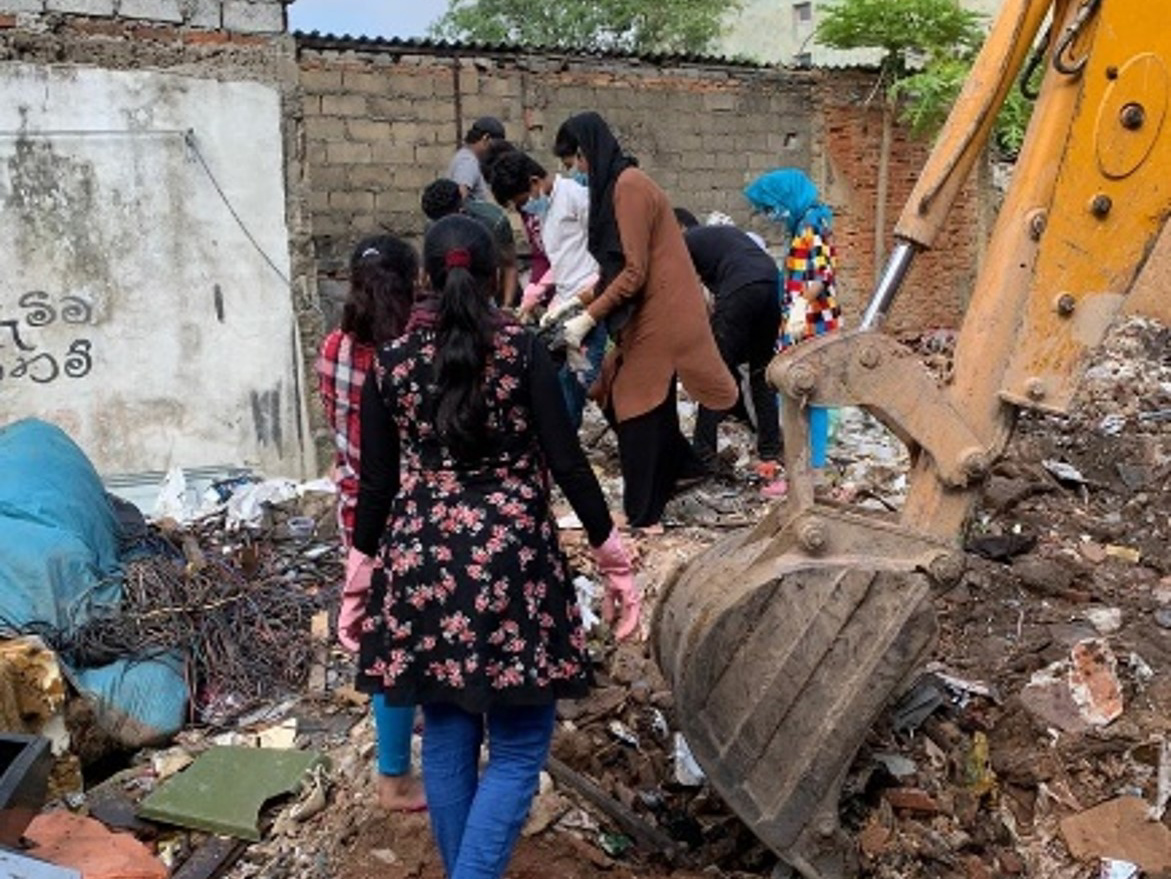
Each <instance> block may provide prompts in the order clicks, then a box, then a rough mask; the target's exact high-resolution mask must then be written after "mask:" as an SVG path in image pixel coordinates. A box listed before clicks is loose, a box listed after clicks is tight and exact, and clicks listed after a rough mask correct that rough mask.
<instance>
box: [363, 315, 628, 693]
mask: <svg viewBox="0 0 1171 879" xmlns="http://www.w3.org/2000/svg"><path fill="white" fill-rule="evenodd" d="M436 342H437V335H436V332H435V330H434V329H432V328H429V327H422V328H417V329H414V330H412V331H411V332H409V333H408V334H407V335H405V336H403V337H402V338H400V339H398V340H396V341H394V342H392V343H390V344H389V345H386V346H384V347H383V348H382V350H381V351H380V352H379V356H378V362H377V364H376V366H375V370H374V373H373V375H374V376H375V377H376V378H375V379H374V380H370V381H368V382H367V385H366V388H365V389H364V392H363V397H362V458H361V460H362V473H361V490H360V492H359V501H358V513H357V522H356V525H355V530H354V545H355V547H357V548H358V549H359V550H360V551H362V552H364V553H366V554H368V555H374V554H375V552H377V557H376V560H375V570H374V578H373V586H372V589H371V597H370V601H369V603H368V605H367V616H366V619H365V621H364V623H363V634H362V638H361V651H360V654H359V671H358V686H359V688H360V689H363V690H365V691H367V692H378V691H382V692H384V693H385V694H386V697H387V700H388V701H389V702H390V703H391V704H393V705H416V704H425V703H430V702H448V703H454V704H456V705H458V706H460V707H461V708H463V709H464V710H466V711H470V712H477V713H478V712H483V711H486V710H487V709H488V708H490V707H494V706H498V705H510V704H511V705H533V704H542V703H547V702H550V701H552V700H554V699H564V698H576V697H580V696H582V695H583V694H584V693H585V692H586V690H587V688H588V686H589V682H590V671H589V663H588V658H587V655H586V649H585V635H584V633H583V631H582V627H581V614H580V612H579V609H578V606H577V599H576V594H575V591H574V588H573V585H572V583H571V582H570V579H569V571H568V565H567V563H566V560H565V556H564V554H563V553H562V551H561V548H560V546H559V545H558V542H557V526H556V524H555V522H554V519H553V516H552V512H551V509H550V498H549V496H550V480H549V474H550V472H552V474H553V477H554V478H555V479H556V480H557V483H558V485H559V486H561V489H562V491H564V492H565V495H566V497H567V499H568V500H569V502H570V504H571V505H572V506H573V508H574V510H575V511H576V512H577V514H578V517H579V518H580V519H581V520H582V524H583V525H584V526H585V528H586V530H587V532H588V534H589V538H590V542H591V543H592V544H593V545H595V546H596V545H599V544H601V543H602V542H603V541H604V540H605V539H606V537H607V535H608V534H609V532H610V529H611V527H612V523H611V519H610V513H609V510H608V509H607V507H606V502H605V498H604V497H603V495H602V491H601V488H600V487H599V485H598V482H597V478H596V477H595V476H594V473H593V471H592V470H591V469H590V466H589V463H588V462H587V461H586V458H585V455H584V453H583V452H582V450H581V446H580V444H579V443H578V440H577V435H576V433H575V432H574V430H573V428H572V426H571V425H570V422H569V417H568V414H567V413H566V411H565V404H564V402H563V398H562V395H561V390H560V387H559V386H558V383H557V376H556V371H555V368H554V366H553V364H552V362H551V361H550V359H549V356H548V354H547V353H546V352H545V350H544V346H543V345H540V344H539V343H535V342H534V337H533V336H532V335H531V334H529V333H528V332H527V331H525V330H523V329H522V328H520V327H518V326H515V325H512V324H503V325H502V326H501V328H500V329H499V330H498V331H497V333H496V341H495V347H494V353H493V355H492V356H491V358H490V362H489V364H488V366H487V370H486V372H485V377H484V387H485V390H486V392H487V399H488V431H487V439H486V441H485V443H484V446H483V450H482V454H481V455H480V457H479V458H478V459H477V460H475V461H459V460H456V459H455V458H453V456H452V455H451V453H450V452H449V450H448V449H447V448H446V447H445V445H444V444H443V443H442V442H441V441H440V439H439V437H438V436H437V435H436V432H435V428H434V424H433V422H432V420H431V413H432V412H434V411H435V398H436V394H435V391H434V387H433V384H432V382H433V375H434V367H433V364H434V358H435V351H436Z"/></svg>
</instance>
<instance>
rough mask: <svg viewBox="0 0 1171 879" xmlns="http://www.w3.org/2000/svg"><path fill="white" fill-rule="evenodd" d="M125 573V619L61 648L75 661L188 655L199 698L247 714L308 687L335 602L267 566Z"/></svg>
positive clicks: (158, 566) (99, 620)
mask: <svg viewBox="0 0 1171 879" xmlns="http://www.w3.org/2000/svg"><path fill="white" fill-rule="evenodd" d="M124 576H125V579H124V583H123V592H122V603H121V605H120V606H119V608H118V609H117V611H116V612H115V613H110V614H104V615H99V616H95V617H93V618H92V619H90V620H88V621H87V622H86V623H84V624H83V625H82V626H80V627H79V628H78V629H77V630H76V631H75V632H74V633H72V634H71V635H70V636H68V637H67V638H64V639H60V640H62V641H64V643H57V644H54V645H53V646H54V647H55V649H57V650H58V652H59V653H61V654H62V655H63V656H64V657H65V658H66V659H67V660H68V661H70V662H72V663H74V664H76V665H77V666H80V667H88V666H95V665H104V664H106V663H109V662H112V661H114V660H117V659H125V658H131V659H139V660H144V659H149V658H151V657H157V656H159V655H161V654H164V653H173V652H178V653H180V654H182V656H183V657H184V660H185V664H186V668H187V676H188V680H189V684H190V689H191V692H192V693H193V694H198V696H199V697H200V699H201V700H202V701H204V702H207V701H211V700H217V699H221V700H222V699H223V698H225V697H230V699H231V701H232V702H234V703H235V704H237V705H238V706H239V707H241V708H244V707H246V706H247V705H248V704H249V703H252V702H255V701H257V700H261V699H266V698H269V697H274V696H278V695H281V694H283V693H287V692H289V691H291V690H295V689H297V688H299V687H301V686H303V685H304V684H305V681H306V678H307V675H308V671H309V667H310V665H311V663H312V660H313V655H314V647H313V642H312V635H311V620H312V617H313V615H314V613H316V612H317V611H318V610H319V609H320V608H322V607H324V606H325V602H326V600H327V598H328V596H327V595H325V594H322V593H319V594H317V595H313V594H310V593H309V591H307V590H306V589H304V588H302V585H301V584H299V583H297V582H292V581H290V579H289V578H288V577H287V576H284V575H283V574H282V573H281V572H278V571H273V570H269V569H267V566H266V567H265V568H262V569H261V570H259V571H258V572H257V574H256V575H255V576H254V577H252V578H248V577H245V576H244V574H243V573H242V572H241V571H239V570H237V569H236V568H234V567H231V566H230V565H228V564H226V563H224V562H222V561H208V562H205V563H203V564H202V565H200V566H198V567H195V566H191V565H188V566H186V568H185V567H184V566H183V564H182V563H181V562H177V561H175V560H174V559H173V558H167V557H163V556H158V555H154V556H150V557H148V558H144V559H139V560H135V561H131V562H128V563H127V564H126V565H125V567H124ZM51 640H58V639H51Z"/></svg>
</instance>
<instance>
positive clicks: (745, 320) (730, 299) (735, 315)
mask: <svg viewBox="0 0 1171 879" xmlns="http://www.w3.org/2000/svg"><path fill="white" fill-rule="evenodd" d="M777 295H778V294H777V285H776V284H775V283H774V282H771V281H770V282H768V283H763V284H749V285H748V286H746V287H741V288H740V289H739V290H735V291H733V292H731V293H729V294H726V295H725V296H722V297H720V298H719V299H717V300H716V308H715V313H714V314H713V315H712V333H713V335H715V337H716V345H717V346H718V347H719V349H720V356H721V357H723V359H724V363H726V364H727V365H728V369H730V370H731V371H732V375H733V376H735V377H737V378H738V372H737V371H738V369H739V367H740V364H742V363H747V364H748V382H749V387H750V389H751V392H752V406H753V409H754V410H755V412H756V453H757V455H759V456H760V459H761V460H762V461H773V460H776V459H777V458H779V457H780V455H781V423H780V415H779V413H778V411H777V392H776V391H775V390H773V388H772V386H771V385H769V383H768V379H766V378H765V370H766V369H767V368H768V365H769V362H770V361H771V360H772V358H773V350H774V346H775V345H776V341H777V333H778V332H779V329H780V323H781V305H780V302H779V300H778V299H777ZM743 413H744V401H743V399H741V400H739V401H737V404H736V407H735V408H734V409H733V410H732V411H731V413H727V412H714V411H712V410H711V409H705V408H704V407H703V406H700V407H699V414H698V415H696V418H695V435H694V437H693V442H694V443H695V451H696V454H697V455H698V456H699V458H700V459H701V460H702V461H704V463H705V464H708V465H710V464H712V463H714V461H715V457H716V439H717V435H718V429H719V426H720V422H721V421H723V419H724V416H725V415H728V414H743Z"/></svg>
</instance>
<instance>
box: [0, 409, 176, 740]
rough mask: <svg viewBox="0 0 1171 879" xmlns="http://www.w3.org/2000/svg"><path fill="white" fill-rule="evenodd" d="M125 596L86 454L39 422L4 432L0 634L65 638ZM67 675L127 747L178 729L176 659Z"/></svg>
mask: <svg viewBox="0 0 1171 879" xmlns="http://www.w3.org/2000/svg"><path fill="white" fill-rule="evenodd" d="M121 593H122V579H121V568H120V565H119V561H118V530H117V520H116V518H115V515H114V510H113V507H112V506H111V504H110V501H109V498H108V496H107V495H106V492H105V489H104V488H103V486H102V482H101V479H99V477H98V474H97V471H95V470H94V468H93V465H92V464H91V463H90V462H89V460H88V459H87V458H86V456H85V453H84V452H82V450H81V449H80V448H78V446H77V445H76V444H75V443H74V442H73V441H72V440H71V439H70V438H69V437H68V436H67V435H66V434H65V432H64V431H62V430H61V429H60V428H58V427H55V426H54V425H52V424H47V423H45V422H43V421H37V420H35V419H28V420H25V421H18V422H16V423H15V424H12V425H10V426H8V427H4V428H0V631H2V632H4V633H6V634H8V635H18V634H23V633H26V632H44V631H53V632H60V633H62V634H64V635H66V636H67V635H68V633H70V632H71V631H74V630H75V629H76V628H77V627H78V626H81V625H82V624H83V623H85V622H86V621H87V620H89V619H91V618H92V617H93V616H95V615H96V614H104V613H114V612H116V611H117V608H118V605H119V602H120V599H121ZM66 674H67V675H68V677H69V678H70V680H71V681H72V682H73V683H74V685H75V686H77V688H78V689H79V690H80V691H81V692H82V693H83V694H84V695H86V696H88V697H90V698H91V699H93V701H94V702H95V704H96V707H97V709H98V710H97V716H98V719H99V723H100V724H101V725H102V726H103V728H105V729H106V730H107V731H108V732H110V733H111V734H112V735H114V736H115V738H117V739H118V740H119V741H121V742H123V744H126V745H128V746H131V747H136V746H139V745H143V744H147V743H148V742H150V741H153V740H158V739H164V738H167V737H169V736H171V735H173V734H174V733H176V732H178V731H179V729H181V728H182V725H183V720H184V708H185V705H186V701H187V688H186V683H185V682H184V679H183V676H182V667H181V660H180V659H179V657H178V656H166V657H161V658H158V657H156V658H149V659H145V660H143V659H141V658H137V657H129V658H127V659H125V660H120V661H118V662H115V663H113V664H111V665H108V666H104V667H102V668H90V669H80V668H68V667H67V668H66Z"/></svg>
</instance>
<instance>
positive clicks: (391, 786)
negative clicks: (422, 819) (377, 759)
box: [378, 774, 427, 812]
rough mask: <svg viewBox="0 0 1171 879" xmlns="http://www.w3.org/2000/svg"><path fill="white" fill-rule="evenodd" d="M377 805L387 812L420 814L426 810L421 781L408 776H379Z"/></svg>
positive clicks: (425, 799)
mask: <svg viewBox="0 0 1171 879" xmlns="http://www.w3.org/2000/svg"><path fill="white" fill-rule="evenodd" d="M378 805H379V806H381V807H382V808H383V809H385V810H386V811H388V812H422V811H423V810H424V809H426V808H427V797H426V795H425V794H424V793H423V781H422V779H419V778H416V777H415V776H413V775H409V774H408V775H381V774H380V775H379V776H378Z"/></svg>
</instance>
